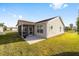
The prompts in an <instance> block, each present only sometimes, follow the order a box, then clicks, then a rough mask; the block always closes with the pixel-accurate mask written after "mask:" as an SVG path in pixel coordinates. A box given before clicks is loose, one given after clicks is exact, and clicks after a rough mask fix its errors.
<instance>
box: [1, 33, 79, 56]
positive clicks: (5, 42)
mask: <svg viewBox="0 0 79 59" xmlns="http://www.w3.org/2000/svg"><path fill="white" fill-rule="evenodd" d="M66 52H69V54H70V55H72V54H74V55H79V35H77V34H76V33H71V32H69V33H65V34H62V35H59V36H56V37H53V38H48V39H47V40H44V41H41V42H39V43H35V44H32V45H29V44H28V43H27V42H26V41H24V40H23V39H21V38H20V37H19V36H18V34H17V33H7V34H6V35H1V36H0V55H3V56H10V55H11V56H34V55H35V56H39V55H40V56H42V55H43V56H52V55H62V53H63V55H64V54H66V55H68V54H67V53H66ZM76 53H77V54H76Z"/></svg>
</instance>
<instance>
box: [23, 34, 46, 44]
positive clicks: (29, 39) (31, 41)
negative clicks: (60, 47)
mask: <svg viewBox="0 0 79 59" xmlns="http://www.w3.org/2000/svg"><path fill="white" fill-rule="evenodd" d="M24 40H25V41H27V43H29V44H34V43H37V42H40V41H43V40H45V39H43V38H41V37H38V36H35V35H34V36H33V35H29V36H27V38H25V39H24Z"/></svg>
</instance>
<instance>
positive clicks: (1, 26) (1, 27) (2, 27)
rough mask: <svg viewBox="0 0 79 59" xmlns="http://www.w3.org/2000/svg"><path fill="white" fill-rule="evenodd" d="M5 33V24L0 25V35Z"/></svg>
mask: <svg viewBox="0 0 79 59" xmlns="http://www.w3.org/2000/svg"><path fill="white" fill-rule="evenodd" d="M3 32H4V24H3V23H0V34H2V33H3Z"/></svg>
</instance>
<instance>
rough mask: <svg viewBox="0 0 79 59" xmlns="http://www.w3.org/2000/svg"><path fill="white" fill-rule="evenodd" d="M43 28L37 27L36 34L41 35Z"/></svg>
mask: <svg viewBox="0 0 79 59" xmlns="http://www.w3.org/2000/svg"><path fill="white" fill-rule="evenodd" d="M42 27H43V26H42V25H38V26H37V33H43V28H42Z"/></svg>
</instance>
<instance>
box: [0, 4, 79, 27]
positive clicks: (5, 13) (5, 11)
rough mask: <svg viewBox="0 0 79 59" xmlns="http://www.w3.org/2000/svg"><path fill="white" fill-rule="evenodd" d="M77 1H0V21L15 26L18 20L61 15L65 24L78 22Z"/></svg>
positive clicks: (42, 18)
mask: <svg viewBox="0 0 79 59" xmlns="http://www.w3.org/2000/svg"><path fill="white" fill-rule="evenodd" d="M78 9H79V4H77V3H0V23H4V25H6V26H8V27H14V26H16V24H17V21H18V20H26V21H33V22H37V21H40V20H44V19H48V18H51V17H55V16H60V17H61V18H62V20H63V22H64V24H65V26H68V25H69V24H71V23H72V24H73V25H75V24H76V19H77V17H78Z"/></svg>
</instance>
